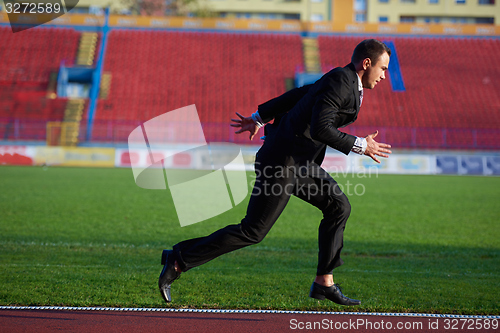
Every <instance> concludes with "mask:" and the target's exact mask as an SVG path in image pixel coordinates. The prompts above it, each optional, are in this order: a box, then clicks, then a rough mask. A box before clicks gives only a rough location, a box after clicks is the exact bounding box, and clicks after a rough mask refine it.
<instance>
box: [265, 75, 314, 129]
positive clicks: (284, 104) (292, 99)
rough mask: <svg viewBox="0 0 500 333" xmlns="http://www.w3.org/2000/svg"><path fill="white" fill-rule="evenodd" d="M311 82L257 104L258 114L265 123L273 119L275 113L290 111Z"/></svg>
mask: <svg viewBox="0 0 500 333" xmlns="http://www.w3.org/2000/svg"><path fill="white" fill-rule="evenodd" d="M311 86H312V84H308V85H305V86H303V87H300V88H294V89H292V90H289V91H287V92H286V93H284V94H283V95H280V96H278V97H275V98H273V99H271V100H269V101H267V102H265V103H263V104H261V105H259V109H258V110H259V115H260V117H261V118H262V120H263V121H264V122H265V123H267V122H269V121H271V120H273V119H274V118H275V117H276V116H277V115H279V114H282V113H286V112H288V111H290V110H291V109H292V108H293V107H294V106H295V104H297V102H298V101H300V99H301V98H302V97H304V95H305V94H306V93H307V92H308V91H309V88H310V87H311Z"/></svg>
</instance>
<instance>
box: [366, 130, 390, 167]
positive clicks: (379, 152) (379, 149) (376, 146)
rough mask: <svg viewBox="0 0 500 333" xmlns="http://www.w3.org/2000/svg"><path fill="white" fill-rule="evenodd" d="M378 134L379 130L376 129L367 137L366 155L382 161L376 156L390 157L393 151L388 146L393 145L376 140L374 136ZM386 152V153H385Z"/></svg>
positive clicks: (376, 160)
mask: <svg viewBox="0 0 500 333" xmlns="http://www.w3.org/2000/svg"><path fill="white" fill-rule="evenodd" d="M377 135H378V131H376V132H375V133H373V134H370V135H368V136H367V137H366V138H365V139H366V144H367V146H366V150H365V155H366V156H370V157H371V158H372V159H373V160H374V161H375V162H377V163H380V161H379V160H378V158H377V157H376V156H381V157H389V155H387V154H390V153H392V151H390V150H389V149H387V148H391V145H388V144H386V143H379V142H377V141H375V140H374V138H375V137H376V136H377ZM384 153H385V154H384Z"/></svg>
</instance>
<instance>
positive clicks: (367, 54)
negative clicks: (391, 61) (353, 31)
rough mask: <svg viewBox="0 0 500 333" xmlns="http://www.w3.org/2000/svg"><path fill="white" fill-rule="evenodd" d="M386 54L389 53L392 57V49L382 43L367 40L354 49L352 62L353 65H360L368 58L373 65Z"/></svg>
mask: <svg viewBox="0 0 500 333" xmlns="http://www.w3.org/2000/svg"><path fill="white" fill-rule="evenodd" d="M385 52H387V54H388V55H389V56H390V55H391V49H390V48H389V47H387V45H385V44H384V43H382V42H381V41H378V40H376V39H365V40H364V41H362V42H361V43H359V44H358V46H356V48H355V49H354V52H353V53H352V58H351V62H352V63H353V64H358V63H359V62H361V61H363V60H365V59H366V58H370V60H371V61H372V63H373V64H375V63H376V62H377V61H378V58H379V57H380V56H381V55H382V54H384V53H385Z"/></svg>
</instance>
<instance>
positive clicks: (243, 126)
mask: <svg viewBox="0 0 500 333" xmlns="http://www.w3.org/2000/svg"><path fill="white" fill-rule="evenodd" d="M236 115H237V116H238V117H239V118H240V119H231V121H232V123H231V126H232V127H239V128H240V129H239V130H237V131H236V132H234V133H236V134H240V133H243V132H246V131H249V132H250V137H249V138H250V140H252V139H253V137H254V136H255V134H257V132H258V131H259V127H258V126H257V125H256V124H255V122H254V121H253V119H252V117H243V116H242V115H241V114H239V113H238V112H236Z"/></svg>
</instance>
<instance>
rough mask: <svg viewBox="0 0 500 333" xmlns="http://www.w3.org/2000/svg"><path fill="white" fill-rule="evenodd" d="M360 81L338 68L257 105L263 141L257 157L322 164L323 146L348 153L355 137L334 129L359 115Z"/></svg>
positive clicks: (275, 161) (347, 69)
mask: <svg viewBox="0 0 500 333" xmlns="http://www.w3.org/2000/svg"><path fill="white" fill-rule="evenodd" d="M359 102H360V101H359V90H358V77H357V75H356V71H355V68H354V65H353V64H349V65H347V66H345V67H343V68H342V67H337V68H335V69H332V70H331V71H330V72H328V73H326V74H325V75H324V76H323V77H322V78H321V79H319V80H318V81H317V82H316V83H314V84H312V85H307V86H304V87H301V88H295V89H292V90H290V91H288V92H286V93H284V94H283V95H281V96H278V97H276V98H274V99H272V100H270V101H268V102H266V103H264V104H261V105H259V115H260V116H261V118H262V120H263V121H264V122H269V121H271V120H273V119H274V122H273V123H272V124H267V125H266V127H265V133H266V139H265V142H264V145H263V146H262V147H261V149H260V150H259V153H258V155H260V156H265V159H266V161H267V162H269V163H272V164H283V165H305V164H307V163H308V162H316V163H317V164H318V165H321V163H322V161H323V158H324V156H325V150H326V146H327V145H328V146H330V147H332V148H334V149H336V150H338V151H341V152H342V153H344V154H346V155H347V154H349V152H350V151H351V148H352V147H353V145H354V141H355V140H356V137H355V136H353V135H349V134H346V133H343V132H341V131H339V130H338V128H340V127H344V126H347V125H349V124H351V123H352V122H354V121H355V120H356V118H357V117H358V112H359Z"/></svg>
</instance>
